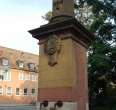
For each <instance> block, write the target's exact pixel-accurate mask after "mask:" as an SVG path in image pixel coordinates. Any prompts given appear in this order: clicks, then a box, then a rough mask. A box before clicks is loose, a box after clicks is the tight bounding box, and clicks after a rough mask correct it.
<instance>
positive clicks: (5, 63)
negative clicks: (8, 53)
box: [2, 58, 9, 66]
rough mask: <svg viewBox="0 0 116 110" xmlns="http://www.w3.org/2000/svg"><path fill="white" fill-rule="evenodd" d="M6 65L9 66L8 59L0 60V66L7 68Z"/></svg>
mask: <svg viewBox="0 0 116 110" xmlns="http://www.w3.org/2000/svg"><path fill="white" fill-rule="evenodd" d="M8 64H9V61H8V59H7V58H2V65H3V66H8Z"/></svg>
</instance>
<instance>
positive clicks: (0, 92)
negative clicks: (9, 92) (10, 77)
mask: <svg viewBox="0 0 116 110" xmlns="http://www.w3.org/2000/svg"><path fill="white" fill-rule="evenodd" d="M2 94H3V88H2V87H1V86H0V95H2Z"/></svg>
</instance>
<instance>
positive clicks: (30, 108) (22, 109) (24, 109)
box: [0, 106, 38, 110]
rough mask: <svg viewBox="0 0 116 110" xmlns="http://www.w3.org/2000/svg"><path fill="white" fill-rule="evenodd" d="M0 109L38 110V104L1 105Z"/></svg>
mask: <svg viewBox="0 0 116 110" xmlns="http://www.w3.org/2000/svg"><path fill="white" fill-rule="evenodd" d="M0 110H38V109H37V107H36V106H0Z"/></svg>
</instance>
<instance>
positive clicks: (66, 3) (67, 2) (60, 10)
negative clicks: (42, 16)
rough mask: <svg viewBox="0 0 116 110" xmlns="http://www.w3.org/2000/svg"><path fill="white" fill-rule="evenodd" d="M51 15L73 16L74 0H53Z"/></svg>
mask: <svg viewBox="0 0 116 110" xmlns="http://www.w3.org/2000/svg"><path fill="white" fill-rule="evenodd" d="M52 12H53V17H56V16H64V15H66V16H74V0H53V10H52Z"/></svg>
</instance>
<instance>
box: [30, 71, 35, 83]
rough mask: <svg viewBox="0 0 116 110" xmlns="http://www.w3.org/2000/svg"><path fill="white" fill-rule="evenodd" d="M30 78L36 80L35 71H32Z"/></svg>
mask: <svg viewBox="0 0 116 110" xmlns="http://www.w3.org/2000/svg"><path fill="white" fill-rule="evenodd" d="M30 80H32V81H36V74H35V73H30Z"/></svg>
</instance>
